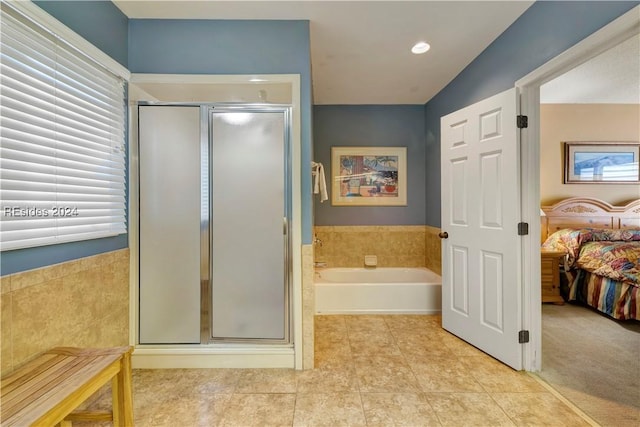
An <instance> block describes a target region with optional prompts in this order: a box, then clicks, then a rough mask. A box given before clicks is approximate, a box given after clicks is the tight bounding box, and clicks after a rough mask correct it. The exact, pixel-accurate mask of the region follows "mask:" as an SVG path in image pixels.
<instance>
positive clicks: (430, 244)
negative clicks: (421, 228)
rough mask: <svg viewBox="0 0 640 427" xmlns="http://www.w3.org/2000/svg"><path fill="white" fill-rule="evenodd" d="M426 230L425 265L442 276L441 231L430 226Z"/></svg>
mask: <svg viewBox="0 0 640 427" xmlns="http://www.w3.org/2000/svg"><path fill="white" fill-rule="evenodd" d="M425 228H426V232H425V255H426V259H425V265H426V267H427V268H428V269H429V270H431V271H433V272H434V273H438V274H439V275H442V245H441V240H440V237H438V233H440V229H439V228H436V227H431V226H429V225H427V226H425Z"/></svg>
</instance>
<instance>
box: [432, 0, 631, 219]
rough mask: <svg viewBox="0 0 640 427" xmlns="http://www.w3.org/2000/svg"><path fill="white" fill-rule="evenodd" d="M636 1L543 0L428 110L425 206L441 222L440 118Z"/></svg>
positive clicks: (507, 83) (510, 81) (497, 88)
mask: <svg viewBox="0 0 640 427" xmlns="http://www.w3.org/2000/svg"><path fill="white" fill-rule="evenodd" d="M639 3H640V2H637V1H633V2H631V1H538V2H536V3H534V4H533V5H532V6H531V7H530V8H529V9H527V11H526V12H525V13H524V14H522V15H521V16H520V18H519V19H518V20H516V22H514V23H513V24H512V25H511V26H510V27H509V28H508V29H507V30H505V32H504V33H502V34H501V35H500V36H499V37H498V38H497V39H496V40H495V41H494V42H493V43H492V44H491V45H489V47H487V48H486V49H485V50H484V52H482V53H481V54H480V55H479V56H478V57H477V58H476V59H474V60H473V62H472V63H471V64H469V65H468V66H467V67H466V68H465V69H464V70H463V71H462V72H461V73H460V74H459V75H458V76H457V77H456V78H455V79H454V80H453V81H451V83H449V84H448V85H447V86H446V87H445V88H444V89H443V90H442V91H440V92H439V93H438V94H437V95H436V96H435V97H433V98H432V99H431V100H429V102H427V104H426V108H425V115H426V116H425V128H426V134H425V135H426V136H425V144H426V150H427V156H426V163H425V169H426V198H427V200H429V201H430V203H429V204H428V205H427V210H426V222H427V224H428V225H431V226H434V227H439V226H440V202H439V201H440V117H442V116H444V115H446V114H449V113H451V112H453V111H456V110H458V109H460V108H462V107H465V106H467V105H470V104H473V103H475V102H478V101H480V100H482V99H484V98H487V97H489V96H492V95H495V94H497V93H500V92H502V91H504V90H507V89H509V88H512V87H514V86H515V82H516V81H517V80H519V79H520V78H522V77H524V76H525V75H527V74H529V73H530V72H531V71H533V70H535V69H536V68H538V67H539V66H541V65H543V64H544V63H546V62H547V61H549V60H550V59H552V58H554V57H556V56H557V55H558V54H560V53H562V52H563V51H565V50H567V49H568V48H570V47H571V46H573V45H575V44H576V43H578V42H579V41H581V40H582V39H584V38H585V37H587V36H589V35H591V34H593V33H594V32H596V31H597V30H599V29H600V28H602V27H603V26H605V25H606V24H608V23H609V22H611V21H613V20H614V19H615V18H617V17H619V16H620V15H622V14H624V13H625V12H627V11H629V10H630V9H632V8H633V7H635V6H637V5H638V4H639Z"/></svg>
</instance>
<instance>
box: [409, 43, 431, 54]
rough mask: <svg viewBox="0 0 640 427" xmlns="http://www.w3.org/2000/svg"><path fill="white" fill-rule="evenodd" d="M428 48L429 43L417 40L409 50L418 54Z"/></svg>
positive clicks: (429, 47)
mask: <svg viewBox="0 0 640 427" xmlns="http://www.w3.org/2000/svg"><path fill="white" fill-rule="evenodd" d="M429 49H431V46H430V45H429V43H427V42H418V43H416V44H414V45H413V47H412V48H411V52H413V53H415V54H416V55H420V54H421V53H425V52H426V51H428V50H429Z"/></svg>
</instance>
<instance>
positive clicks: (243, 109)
mask: <svg viewBox="0 0 640 427" xmlns="http://www.w3.org/2000/svg"><path fill="white" fill-rule="evenodd" d="M200 106H201V108H200V135H201V150H202V151H201V155H202V163H203V165H204V163H205V160H206V164H207V166H206V167H207V171H206V172H207V175H206V176H207V178H208V179H207V180H206V182H205V180H203V183H202V185H201V187H200V188H201V191H202V194H201V200H202V203H203V205H202V208H203V209H202V211H201V222H200V231H201V233H200V236H201V243H200V248H201V251H200V276H201V281H200V284H201V289H200V291H201V300H200V305H201V307H200V309H201V313H200V314H201V320H200V326H201V340H200V342H201V344H216V343H238V344H287V345H288V344H292V341H291V337H292V335H293V334H292V329H293V325H292V322H291V317H292V310H293V305H292V298H291V294H292V277H293V271H292V269H293V267H292V263H291V253H292V252H291V217H292V204H291V197H292V194H291V188H292V183H291V181H292V176H291V159H292V152H291V125H292V107H291V105H285V104H253V103H246V104H242V103H209V104H200ZM214 110H217V111H228V112H240V113H264V112H270V113H282V114H283V115H284V150H283V151H284V152H283V153H282V155H283V156H284V168H285V170H284V171H283V186H284V206H283V208H284V209H283V212H284V217H283V236H284V237H283V245H284V254H283V255H284V260H285V261H284V265H283V266H282V268H283V269H284V283H283V293H284V307H285V313H284V325H283V327H284V338H283V339H273V338H214V337H213V324H212V321H213V316H212V315H211V313H212V310H213V299H212V296H213V295H212V294H213V281H212V277H213V271H212V269H213V265H212V264H213V263H212V262H211V261H212V260H211V253H212V245H213V242H214V240H213V239H214V236H213V227H212V226H211V223H212V220H213V218H211V215H212V212H213V205H212V204H213V195H212V192H213V188H214V187H213V184H214V183H213V173H211V172H210V171H212V170H213V169H212V168H213V144H214V141H213V116H212V114H213V112H214Z"/></svg>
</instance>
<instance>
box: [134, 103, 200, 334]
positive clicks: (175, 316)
mask: <svg viewBox="0 0 640 427" xmlns="http://www.w3.org/2000/svg"><path fill="white" fill-rule="evenodd" d="M138 111H139V144H140V148H139V157H140V160H139V165H140V343H141V344H187V343H200V205H201V203H200V107H187V106H184V107H176V106H140V107H139V110H138Z"/></svg>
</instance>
